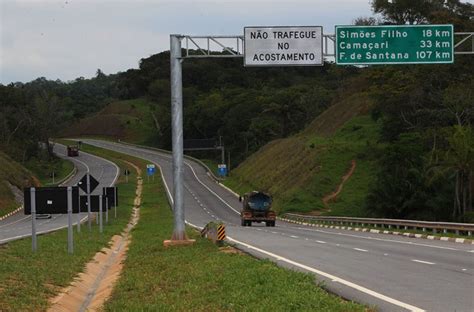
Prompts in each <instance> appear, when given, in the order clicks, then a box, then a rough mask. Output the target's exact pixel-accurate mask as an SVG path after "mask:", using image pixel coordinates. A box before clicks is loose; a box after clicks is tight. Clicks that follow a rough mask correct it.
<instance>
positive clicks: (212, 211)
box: [83, 140, 474, 312]
mask: <svg viewBox="0 0 474 312" xmlns="http://www.w3.org/2000/svg"><path fill="white" fill-rule="evenodd" d="M83 141H85V142H86V143H89V144H92V145H96V146H99V147H103V148H107V149H111V150H115V151H119V152H122V153H126V154H129V155H133V156H137V157H140V158H143V159H146V160H148V161H150V162H152V163H155V164H157V165H159V166H160V167H161V168H162V173H163V177H164V179H165V182H166V183H165V184H166V186H167V188H168V191H169V192H171V193H170V194H172V187H173V183H172V181H173V180H172V162H171V156H170V155H168V154H166V153H161V152H157V151H153V150H148V149H143V148H138V147H134V146H129V145H124V144H119V143H113V142H105V141H97V140H83ZM185 163H186V165H185V171H184V177H185V178H184V183H185V199H184V202H185V209H186V212H185V213H186V221H187V222H188V223H190V224H192V225H195V226H198V227H202V226H204V225H205V224H206V223H208V222H209V221H212V220H221V221H223V222H225V224H226V225H227V228H226V229H227V235H228V238H229V240H230V241H231V242H233V243H235V244H237V245H239V247H240V248H242V249H244V250H246V251H247V252H249V253H252V254H254V255H256V256H258V257H261V258H269V259H271V260H272V261H275V262H276V263H278V264H279V265H282V266H286V267H291V268H294V269H297V270H302V271H305V272H311V273H314V274H316V276H317V277H318V279H319V280H322V281H324V282H323V283H324V287H326V288H327V289H328V290H330V291H333V292H335V293H337V294H339V295H341V296H343V297H345V298H348V299H351V300H355V301H358V302H361V303H365V304H367V305H375V306H377V307H378V308H379V309H380V310H382V311H407V310H408V311H409V310H411V311H423V310H426V311H443V312H446V311H474V296H473V295H474V293H473V289H474V275H473V273H474V245H467V244H457V243H452V242H444V241H430V240H423V239H416V238H408V237H399V236H392V235H386V234H374V233H364V232H353V231H346V230H337V229H334V230H333V229H316V228H313V227H305V226H301V225H295V224H291V223H286V222H282V221H277V225H276V227H265V226H264V225H263V224H262V225H259V224H254V225H253V226H252V227H241V226H240V219H239V215H238V212H239V210H240V207H241V203H239V201H238V199H237V197H236V196H235V194H232V193H230V192H229V191H227V190H225V189H224V188H223V187H221V186H220V185H218V184H216V183H215V182H214V181H213V180H212V179H211V178H210V177H209V176H208V174H207V173H206V171H205V169H204V168H203V167H201V166H200V165H199V164H198V163H195V162H193V161H190V160H186V161H185ZM170 235H171V233H170Z"/></svg>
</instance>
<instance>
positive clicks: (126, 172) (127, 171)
mask: <svg viewBox="0 0 474 312" xmlns="http://www.w3.org/2000/svg"><path fill="white" fill-rule="evenodd" d="M123 175H124V176H125V182H126V183H128V176H129V175H130V171H129V170H128V169H125V171H124V172H123Z"/></svg>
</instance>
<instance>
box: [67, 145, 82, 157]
mask: <svg viewBox="0 0 474 312" xmlns="http://www.w3.org/2000/svg"><path fill="white" fill-rule="evenodd" d="M67 155H68V156H69V157H76V156H79V146H77V145H68V146H67Z"/></svg>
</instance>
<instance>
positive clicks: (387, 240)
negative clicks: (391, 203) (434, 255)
mask: <svg viewBox="0 0 474 312" xmlns="http://www.w3.org/2000/svg"><path fill="white" fill-rule="evenodd" d="M297 229H298V230H304V231H310V232H319V233H325V234H333V235H341V236H349V237H357V238H363V239H367V240H377V241H383V242H391V243H398V244H406V245H414V246H422V247H430V248H437V249H445V250H456V251H464V250H462V249H457V248H452V247H443V246H436V245H428V244H421V243H414V242H405V241H398V240H393V239H386V238H375V237H367V236H361V235H355V234H344V233H336V232H330V231H324V230H313V229H306V228H301V227H298V228H297ZM468 252H474V250H471V251H468Z"/></svg>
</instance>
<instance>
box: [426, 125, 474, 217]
mask: <svg viewBox="0 0 474 312" xmlns="http://www.w3.org/2000/svg"><path fill="white" fill-rule="evenodd" d="M445 132H446V137H447V146H446V149H444V150H441V151H435V153H438V154H439V155H435V156H434V157H432V159H433V164H432V167H431V169H430V172H431V173H432V178H431V180H435V179H439V178H445V177H451V178H452V177H454V179H455V189H454V200H453V210H452V217H453V219H456V218H460V219H462V218H463V216H464V215H465V214H466V213H467V212H471V211H473V192H474V191H473V185H474V131H473V129H472V127H470V126H461V125H455V126H453V127H452V128H450V129H448V130H446V131H445Z"/></svg>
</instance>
